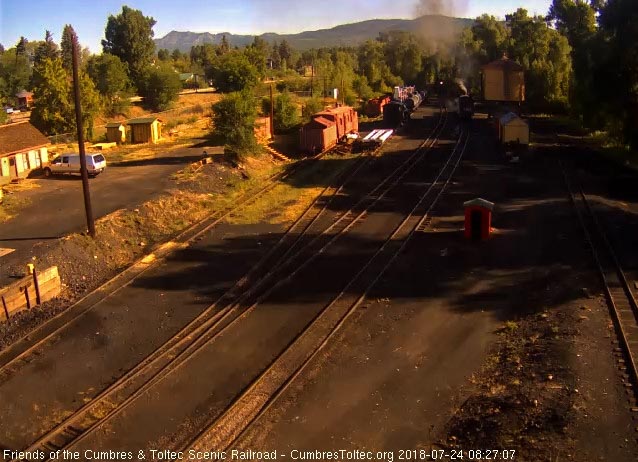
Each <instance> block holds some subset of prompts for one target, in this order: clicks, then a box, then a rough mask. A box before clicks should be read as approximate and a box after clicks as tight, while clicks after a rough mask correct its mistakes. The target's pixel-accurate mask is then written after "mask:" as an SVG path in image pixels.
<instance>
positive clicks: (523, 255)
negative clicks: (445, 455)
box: [0, 119, 638, 462]
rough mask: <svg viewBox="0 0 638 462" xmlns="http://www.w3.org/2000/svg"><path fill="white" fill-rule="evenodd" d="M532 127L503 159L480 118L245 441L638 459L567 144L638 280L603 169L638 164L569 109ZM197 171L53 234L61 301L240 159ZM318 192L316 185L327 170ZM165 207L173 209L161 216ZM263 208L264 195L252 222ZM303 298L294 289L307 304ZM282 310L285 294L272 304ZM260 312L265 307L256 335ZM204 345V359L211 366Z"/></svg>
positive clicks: (635, 201) (631, 230) (633, 209)
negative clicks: (612, 155) (586, 139)
mask: <svg viewBox="0 0 638 462" xmlns="http://www.w3.org/2000/svg"><path fill="white" fill-rule="evenodd" d="M532 129H533V130H535V132H536V133H535V137H534V141H535V145H534V149H533V150H532V151H530V153H529V154H528V155H526V156H524V157H523V158H522V159H521V161H520V162H519V163H509V162H507V161H506V160H505V159H504V158H503V157H502V156H501V153H500V151H499V149H498V147H497V146H496V145H495V143H494V141H493V139H492V133H491V131H490V129H489V127H488V126H487V122H486V121H484V120H482V119H479V120H476V121H474V122H473V125H472V128H471V130H472V131H473V136H472V143H471V146H470V149H469V151H468V154H467V155H466V159H465V161H464V162H463V164H462V166H461V168H460V170H459V172H458V174H457V176H456V177H455V179H454V182H453V183H452V184H451V185H450V189H449V190H448V192H447V193H446V194H445V195H444V196H443V199H442V201H441V203H440V205H439V206H437V208H436V210H435V214H434V216H433V219H432V223H431V226H430V228H429V229H428V230H426V232H424V233H419V234H418V235H417V236H416V237H415V238H414V239H413V241H412V242H411V243H410V245H409V246H408V248H407V249H406V252H405V254H404V255H403V256H402V258H401V259H399V260H398V262H397V264H395V265H394V266H393V267H392V268H391V269H390V271H388V273H387V274H386V275H385V276H384V278H383V279H382V280H381V281H380V283H379V284H378V286H377V287H375V289H374V291H373V293H372V294H371V296H370V297H369V299H368V300H367V301H366V303H364V304H363V305H362V306H361V307H360V309H358V310H357V312H356V314H355V315H354V316H353V317H352V318H351V319H349V320H348V322H347V323H346V324H345V325H344V327H343V328H342V330H341V332H340V334H339V335H338V336H337V338H336V339H334V340H333V341H332V342H331V343H330V344H329V345H328V346H327V347H326V349H325V350H324V351H323V352H322V354H321V355H319V357H318V358H317V359H316V360H315V361H313V362H312V363H311V364H310V366H309V368H308V370H307V371H306V372H305V373H304V374H302V376H300V378H299V380H297V381H296V382H295V383H294V384H293V386H292V387H291V388H290V389H289V390H287V391H286V392H285V393H284V394H283V395H282V396H281V397H280V398H279V399H278V400H277V401H276V402H275V403H274V404H273V406H272V407H271V408H269V410H268V411H267V412H266V413H265V414H264V416H263V417H262V418H261V419H260V420H259V421H257V424H256V425H255V426H254V427H253V428H251V430H250V431H249V432H248V433H247V434H246V435H244V436H243V438H242V440H240V441H239V443H238V447H241V448H252V449H255V450H257V449H264V450H272V449H275V448H276V449H280V450H286V449H292V448H296V449H308V450H311V449H319V450H328V449H362V450H364V449H368V450H400V449H426V450H428V452H429V451H430V450H431V449H439V448H442V449H446V450H449V449H453V448H456V449H463V450H465V451H469V450H487V449H504V450H513V451H515V458H514V460H518V461H531V462H536V461H549V462H558V461H564V460H574V461H582V462H589V461H592V460H610V461H632V460H637V458H638V441H637V440H636V436H637V432H636V428H637V427H638V420H636V418H635V417H634V416H635V415H636V414H638V413H636V412H633V413H632V411H631V407H632V406H635V401H633V400H632V398H631V396H630V395H629V394H628V392H627V390H628V389H627V388H626V387H625V386H624V385H623V376H622V374H621V373H620V371H619V369H618V367H617V358H616V356H615V354H614V347H615V343H614V339H615V333H614V332H613V328H612V326H611V323H610V319H609V314H608V310H607V306H606V303H605V300H604V298H603V297H602V288H601V285H600V281H599V279H598V276H597V274H596V273H595V271H594V268H593V265H592V261H591V256H590V254H589V252H588V249H587V247H586V245H585V242H584V240H583V236H582V232H581V230H580V228H579V227H578V223H577V221H576V218H575V216H574V212H573V210H572V207H571V204H570V203H569V200H568V197H567V192H566V190H565V187H564V184H563V180H562V175H561V174H560V171H559V169H558V161H559V160H561V161H563V162H565V161H568V162H569V163H570V165H572V163H573V166H574V168H576V169H577V170H578V171H579V172H580V173H581V174H582V175H583V178H584V179H585V180H586V181H587V187H588V189H589V191H590V192H591V193H593V194H596V195H597V197H599V198H600V204H599V207H600V209H601V210H604V211H605V220H606V223H608V224H610V225H612V228H613V230H614V231H613V233H612V234H613V236H614V237H615V241H616V243H617V244H618V245H620V246H621V247H620V249H619V250H620V252H619V253H621V254H622V255H623V259H624V261H623V263H624V264H625V265H626V266H627V269H628V271H629V274H630V275H631V277H632V278H633V279H634V280H636V276H637V275H638V271H637V270H638V264H637V262H638V257H637V256H636V251H635V246H633V242H634V241H633V240H632V239H633V237H634V236H635V229H636V228H635V226H636V225H638V218H637V217H638V197H634V196H632V195H631V194H630V191H625V190H621V191H619V190H618V183H617V182H613V181H612V182H610V181H609V178H610V176H609V175H610V172H611V174H612V177H613V178H625V179H626V178H629V179H630V180H633V181H635V178H634V177H633V176H631V175H634V174H633V173H631V172H626V171H622V172H618V171H617V169H616V167H613V166H608V165H607V164H604V163H603V164H601V161H599V160H598V158H597V157H596V156H595V154H592V153H591V152H586V153H585V154H583V151H582V149H583V147H582V146H580V145H579V146H577V148H575V147H574V145H573V144H572V141H573V137H572V135H570V134H569V133H566V134H565V135H566V136H558V135H559V134H560V132H562V131H563V130H564V129H565V127H562V126H559V125H553V124H552V123H551V120H543V121H540V122H536V121H535V122H534V123H533V124H532ZM574 136H575V135H574ZM440 160H441V159H439V158H437V157H433V159H432V163H428V165H427V166H426V167H424V168H423V169H422V171H420V173H421V174H422V178H412V179H413V180H414V185H415V186H414V187H415V188H416V187H418V185H419V184H421V185H422V184H423V182H427V181H429V180H430V178H431V173H432V172H433V171H435V168H436V166H437V165H439V162H440ZM601 165H602V166H603V167H604V168H602V167H601ZM200 172H201V173H198V174H193V175H189V174H185V175H183V176H181V177H180V179H179V181H181V182H182V183H180V188H179V193H177V194H176V195H175V196H173V197H171V198H170V199H162V200H166V201H167V202H164V203H160V204H159V205H160V207H149V208H148V209H146V208H144V207H140V209H139V210H129V211H124V212H121V213H120V214H116V215H114V216H113V217H111V220H110V221H109V223H108V224H106V223H104V228H103V232H105V233H106V234H107V235H109V236H112V240H111V238H109V240H108V241H107V246H106V247H105V248H99V249H98V248H93V247H91V244H90V242H89V241H88V240H87V239H86V238H85V237H82V236H78V237H74V238H73V239H69V240H65V241H62V243H61V244H60V247H55V248H51V249H50V250H51V252H52V253H51V254H52V255H54V256H56V257H57V258H60V256H61V255H69V256H71V258H70V260H72V261H69V262H64V263H62V265H61V271H62V272H63V274H66V275H67V276H72V277H73V281H74V283H73V284H74V285H73V286H68V287H67V289H68V291H69V292H68V293H69V294H71V296H70V297H69V298H68V299H66V300H64V303H67V304H68V302H70V301H71V300H72V298H73V296H75V297H77V296H78V295H79V294H81V293H84V292H85V291H87V290H89V289H90V288H92V287H95V285H97V284H98V283H99V281H100V280H103V279H104V278H105V277H108V275H110V274H114V273H115V272H117V271H118V269H120V268H121V267H122V266H123V265H124V262H125V261H130V260H131V259H133V258H135V257H137V256H139V255H141V254H143V253H144V252H145V251H146V250H147V248H148V247H150V246H152V244H153V243H155V242H159V241H160V240H161V239H164V238H166V236H170V235H171V234H173V233H175V231H176V229H177V228H179V227H182V226H186V225H187V224H188V223H190V222H192V221H193V220H195V219H197V217H199V216H200V215H197V213H199V212H198V211H199V210H200V209H199V208H197V207H195V208H193V209H190V206H191V205H192V203H193V202H194V201H195V202H196V201H198V200H202V201H204V202H205V201H206V198H205V197H204V196H205V195H206V194H208V193H209V192H210V191H221V190H225V189H224V188H225V187H226V186H227V184H228V183H229V182H231V181H233V179H234V178H236V177H237V175H238V172H236V171H234V170H233V169H229V168H227V167H225V168H224V169H223V173H222V170H220V169H219V167H218V166H209V167H206V168H204V169H202V170H201V171H200ZM417 180H418V181H417ZM235 181H239V180H235ZM419 182H420V183H419ZM629 183H630V184H635V183H631V181H630V182H629ZM315 186H316V185H315ZM306 192H307V193H308V195H309V196H312V194H314V193H316V188H308V190H307V191H306ZM477 196H480V197H483V198H485V199H488V200H492V201H494V202H495V203H496V208H495V212H494V221H493V226H494V228H495V230H494V231H495V232H494V235H493V237H492V238H491V239H490V240H489V241H487V242H484V243H480V244H477V243H472V242H468V241H466V240H465V239H464V238H463V236H462V229H463V215H462V203H463V202H464V201H465V200H468V199H472V198H474V197H477ZM301 197H304V196H303V192H301ZM279 199H281V201H282V202H281V203H280V204H279V205H282V206H284V208H285V207H293V209H292V210H289V211H288V212H289V213H285V212H282V213H280V214H277V215H276V216H275V215H272V217H273V218H274V221H275V222H279V221H280V220H281V217H288V218H290V217H292V216H293V215H294V213H293V212H294V211H295V210H298V208H294V207H295V200H294V198H292V197H290V196H288V192H287V190H285V189H284V190H282V192H281V194H279ZM269 200H272V198H271V199H269ZM304 200H307V198H304ZM404 206H405V205H404V204H401V203H399V202H396V203H387V204H386V207H387V209H384V210H381V211H379V212H378V213H376V214H375V216H374V217H372V218H370V221H372V222H373V223H375V222H376V223H377V224H379V223H382V222H384V220H385V221H387V220H388V217H389V216H390V215H393V216H394V215H396V214H397V213H398V211H401V210H402V207H404ZM157 209H163V210H167V211H168V213H167V214H166V215H164V216H163V217H160V218H158V217H155V216H154V214H155V213H156V212H157ZM171 210H172V211H173V213H172V214H171ZM189 210H191V211H192V213H184V212H185V211H189ZM268 212H269V211H268V209H267V208H264V207H263V204H262V206H256V207H254V210H253V211H252V212H251V215H250V217H248V218H247V220H248V221H246V223H252V222H254V221H255V217H256V216H258V215H260V214H262V215H263V214H265V213H268ZM253 215H254V216H253ZM275 218H276V219H275ZM288 218H287V219H288ZM395 218H396V217H395ZM180 220H184V221H183V222H180ZM375 220H376V221H375ZM140 221H143V222H144V223H146V222H150V223H155V225H154V226H153V227H152V228H151V229H152V230H153V231H152V233H151V234H149V233H148V232H147V230H146V229H144V230H142V229H141V227H140V226H137V225H136V223H137V224H139V222H140ZM240 222H241V221H240ZM242 223H243V222H242ZM123 230H125V231H123ZM370 245H372V244H370ZM65 246H66V247H65ZM115 249H117V250H115ZM338 250H339V252H337V251H335V260H334V261H335V262H339V261H340V260H339V259H338V258H336V257H339V258H343V256H344V255H346V256H347V255H348V252H349V251H352V249H350V248H347V247H346V246H345V244H344V247H343V248H341V249H338ZM56 252H58V253H57V254H56ZM341 264H344V262H343V261H341ZM67 279H68V277H67ZM308 280H309V281H310V280H311V278H310V277H308ZM308 284H309V286H310V283H308ZM313 290H316V288H315V287H314V286H313ZM292 292H294V291H292ZM308 293H309V294H310V293H313V292H311V291H310V290H309V292H308ZM300 294H302V295H304V296H306V295H308V294H303V293H302V292H300ZM322 295H323V294H322ZM287 296H289V297H290V296H291V294H290V293H287ZM301 298H303V297H301ZM301 298H300V299H299V300H296V299H295V298H294V297H292V301H289V303H290V304H291V306H295V307H296V308H299V306H303V303H304V301H305V299H304V300H301ZM62 308H63V307H62V305H60V306H56V305H52V306H48V307H46V312H45V311H44V310H35V311H32V312H29V313H28V314H26V315H25V316H24V319H22V318H19V317H18V318H16V321H17V322H16V323H15V326H17V327H7V326H3V327H2V328H3V329H5V330H4V331H0V336H3V337H5V338H6V340H4V341H5V342H7V343H8V342H10V341H12V340H13V339H15V338H16V336H17V335H20V334H23V333H24V332H26V331H28V330H29V329H30V328H31V327H32V326H33V325H36V324H37V323H38V322H40V321H41V320H42V319H44V318H45V317H47V316H50V313H54V312H56V310H60V309H62ZM284 312H285V313H289V312H290V310H280V309H278V310H277V311H276V313H280V314H281V313H284ZM263 325H264V323H263V322H259V323H255V326H254V331H255V335H257V333H263V331H264V330H265V329H263ZM12 329H14V330H12ZM21 329H22V330H21ZM266 330H267V329H266ZM273 337H274V335H273ZM246 338H247V337H246ZM7 343H4V344H5V345H6V344H7ZM248 343H250V342H248ZM240 346H241V347H242V348H246V350H248V349H249V348H247V346H250V345H249V344H247V343H246V341H245V339H244V340H242V341H241V342H240V343H238V348H237V350H236V351H243V350H242V348H240ZM244 353H245V352H244ZM219 358H220V359H219V362H223V361H228V362H232V358H231V357H228V356H227V355H223V358H222V355H221V353H220V356H219ZM209 359H210V358H209V357H203V358H202V359H201V360H202V362H205V363H206V367H211V368H213V366H214V364H211V361H210V360H209ZM202 370H205V369H204V366H202ZM212 375H214V374H209V376H212ZM222 375H223V374H222ZM225 377H226V376H224V379H225ZM220 380H221V379H220ZM229 386H230V385H229ZM220 389H221V388H220ZM224 390H226V388H224ZM211 399H212V398H211ZM149 403H150V404H149V406H151V407H152V403H151V400H149ZM172 404H175V403H172ZM167 407H168V406H167ZM158 412H159V409H158ZM147 418H149V419H150V420H153V419H154V416H153V415H152V414H149V415H147ZM397 454H398V453H397ZM464 459H466V460H468V457H467V454H466V456H465V458H464Z"/></svg>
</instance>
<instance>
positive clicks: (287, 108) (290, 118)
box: [274, 91, 299, 131]
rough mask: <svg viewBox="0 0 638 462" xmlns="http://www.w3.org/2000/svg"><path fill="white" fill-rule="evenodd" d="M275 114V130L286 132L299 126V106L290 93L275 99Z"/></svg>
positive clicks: (285, 92) (284, 93)
mask: <svg viewBox="0 0 638 462" xmlns="http://www.w3.org/2000/svg"><path fill="white" fill-rule="evenodd" d="M274 113H275V114H274V125H275V130H278V131H286V130H290V129H291V128H293V127H295V126H297V125H299V116H298V114H297V106H296V105H295V104H294V102H293V101H292V98H291V96H290V93H289V92H288V91H284V92H283V93H281V94H279V95H277V97H276V98H275V110H274Z"/></svg>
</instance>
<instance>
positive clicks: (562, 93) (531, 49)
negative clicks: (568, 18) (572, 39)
mask: <svg viewBox="0 0 638 462" xmlns="http://www.w3.org/2000/svg"><path fill="white" fill-rule="evenodd" d="M506 20H507V24H508V27H509V28H510V30H511V40H510V45H509V56H510V57H511V58H512V59H515V60H516V61H518V62H519V63H521V65H522V66H523V67H524V68H525V69H526V71H527V72H526V75H525V86H526V97H527V99H528V100H529V101H530V102H531V103H533V104H545V105H546V104H552V105H554V104H559V105H562V106H567V104H568V99H569V91H570V82H571V79H572V67H571V55H570V53H571V48H570V46H569V43H568V42H567V39H566V38H565V37H563V36H562V35H560V34H559V33H558V32H557V31H556V30H554V29H550V28H549V27H547V24H546V22H545V18H544V17H542V16H535V17H530V16H528V14H527V10H525V9H524V8H519V9H518V10H516V12H514V13H512V14H510V15H506Z"/></svg>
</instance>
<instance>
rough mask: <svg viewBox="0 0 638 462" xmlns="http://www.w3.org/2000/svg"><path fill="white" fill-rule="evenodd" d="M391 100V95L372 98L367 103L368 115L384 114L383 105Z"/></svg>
mask: <svg viewBox="0 0 638 462" xmlns="http://www.w3.org/2000/svg"><path fill="white" fill-rule="evenodd" d="M389 102H390V97H389V96H379V97H377V98H372V99H371V100H369V101H368V102H367V104H366V110H365V112H366V115H367V116H368V117H379V116H380V115H381V114H383V106H385V105H386V104H388V103H389Z"/></svg>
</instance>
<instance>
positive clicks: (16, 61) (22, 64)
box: [0, 47, 31, 100]
mask: <svg viewBox="0 0 638 462" xmlns="http://www.w3.org/2000/svg"><path fill="white" fill-rule="evenodd" d="M30 80H31V66H30V65H29V60H28V57H27V56H26V55H25V54H17V49H16V47H13V48H10V49H8V50H6V51H5V52H4V53H3V54H2V55H0V96H3V97H4V99H7V100H11V99H13V98H14V97H15V95H16V93H18V92H19V91H21V90H24V89H27V88H31V87H30V85H29V82H30Z"/></svg>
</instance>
